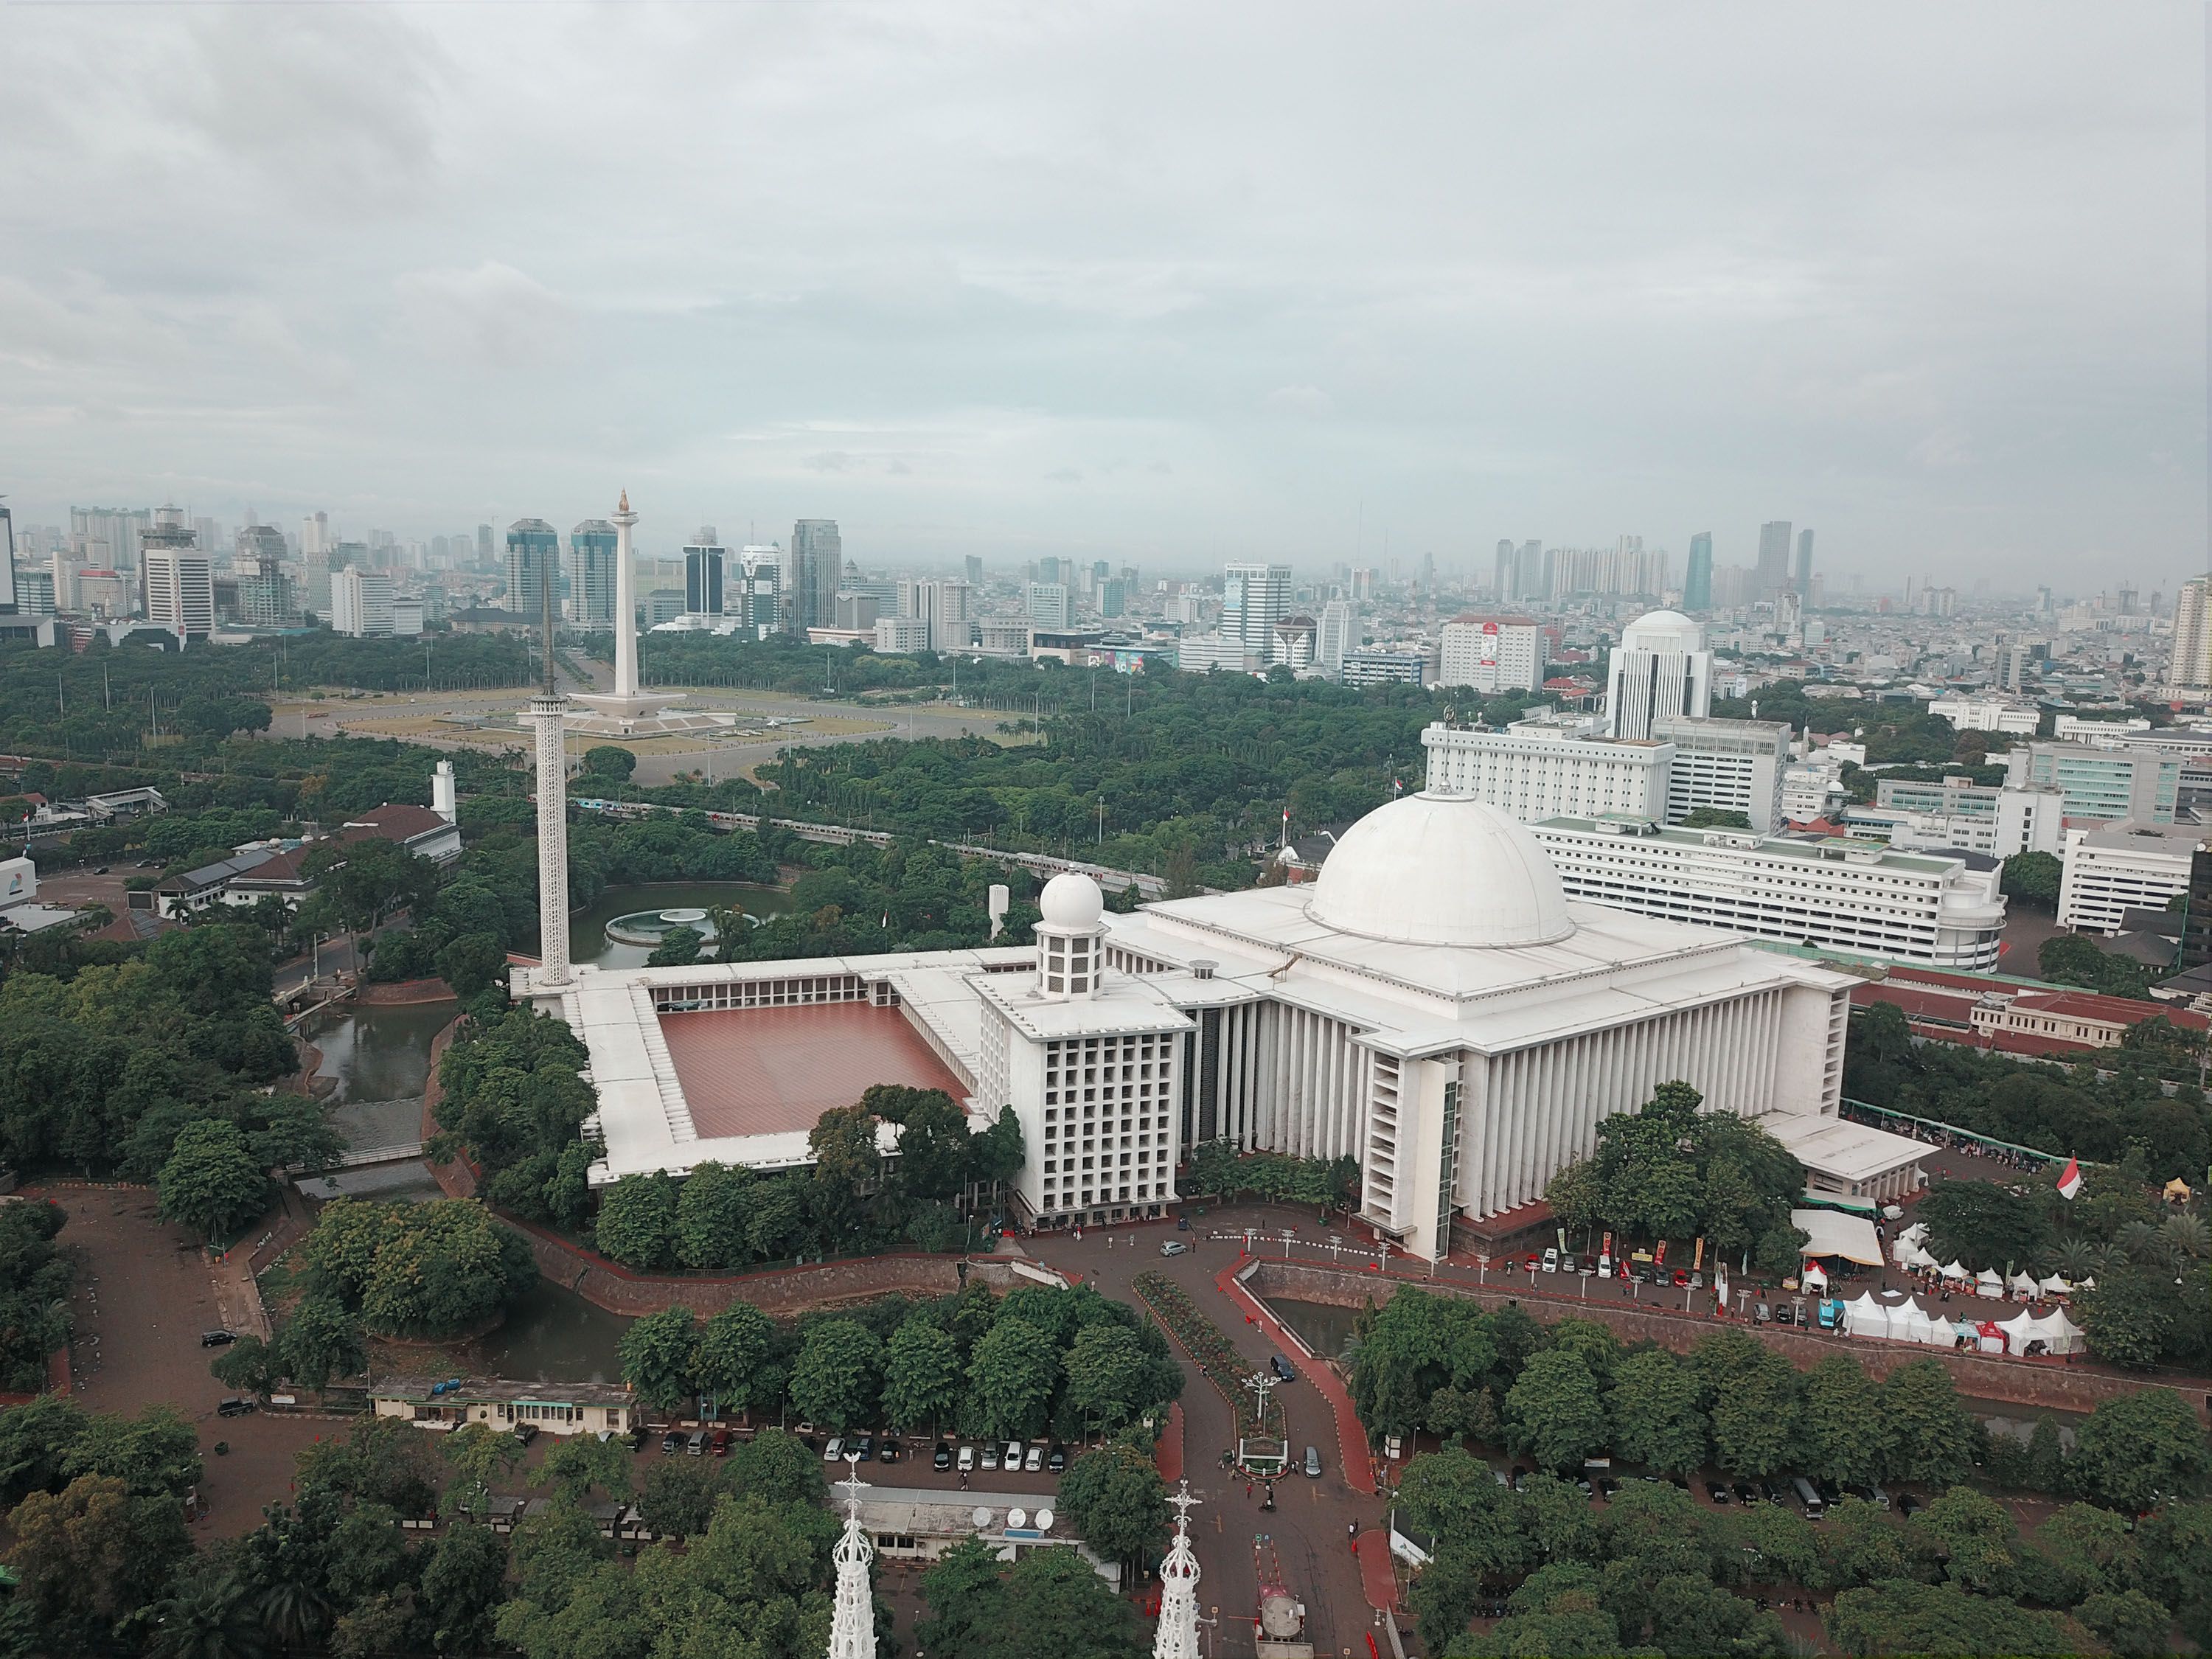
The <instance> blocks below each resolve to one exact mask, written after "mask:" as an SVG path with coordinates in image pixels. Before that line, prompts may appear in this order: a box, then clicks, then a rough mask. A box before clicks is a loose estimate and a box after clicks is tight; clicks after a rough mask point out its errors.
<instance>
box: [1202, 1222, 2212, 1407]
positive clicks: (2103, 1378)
mask: <svg viewBox="0 0 2212 1659" xmlns="http://www.w3.org/2000/svg"><path fill="white" fill-rule="evenodd" d="M1245 1283H1246V1284H1247V1285H1249V1287H1250V1289H1251V1290H1252V1291H1253V1292H1254V1293H1255V1294H1256V1295H1258V1296H1261V1297H1276V1296H1279V1297H1288V1298H1290V1299H1291V1300H1293V1301H1298V1302H1319V1303H1323V1304H1327V1305H1328V1306H1330V1307H1336V1308H1359V1307H1364V1306H1365V1305H1366V1304H1368V1303H1369V1302H1370V1301H1372V1302H1374V1303H1375V1304H1376V1306H1378V1307H1379V1306H1381V1305H1382V1304H1383V1303H1385V1302H1388V1301H1389V1299H1390V1298H1391V1297H1393V1296H1395V1295H1396V1294H1397V1292H1398V1291H1401V1290H1403V1289H1407V1288H1409V1287H1410V1288H1412V1289H1414V1290H1420V1291H1430V1292H1431V1293H1433V1294H1435V1295H1437V1296H1449V1297H1460V1298H1461V1299H1462V1300H1465V1301H1469V1302H1477V1303H1480V1304H1482V1305H1483V1306H1484V1307H1486V1308H1502V1307H1504V1305H1505V1304H1507V1303H1509V1302H1511V1303H1517V1304H1519V1305H1520V1307H1521V1309H1522V1311H1523V1312H1525V1313H1527V1314H1528V1315H1529V1316H1531V1317H1532V1318H1534V1319H1537V1320H1541V1322H1544V1323H1546V1324H1550V1323H1552V1322H1554V1321H1557V1320H1561V1319H1589V1320H1594V1321H1595V1322H1598V1323H1599V1324H1601V1325H1604V1326H1607V1328H1610V1329H1611V1330H1612V1331H1613V1334H1615V1335H1616V1336H1618V1337H1620V1339H1621V1340H1623V1341H1624V1342H1650V1343H1654V1344H1656V1345H1657V1346H1660V1347H1662V1348H1667V1349H1669V1350H1671V1351H1673V1352H1676V1353H1686V1352H1689V1350H1690V1347H1691V1346H1692V1344H1693V1343H1695V1342H1696V1341H1697V1340H1698V1339H1699V1337H1701V1336H1703V1335H1705V1333H1706V1332H1707V1331H1710V1330H1715V1329H1719V1328H1724V1327H1726V1326H1731V1325H1732V1326H1734V1327H1735V1328H1736V1329H1737V1330H1740V1331H1747V1332H1749V1333H1750V1334H1752V1336H1753V1337H1754V1338H1755V1339H1756V1340H1759V1341H1760V1342H1763V1343H1765V1345H1766V1346H1768V1347H1770V1348H1772V1349H1773V1350H1774V1351H1775V1352H1777V1353H1779V1354H1781V1355H1782V1356H1783V1357H1784V1358H1786V1359H1788V1360H1789V1361H1790V1364H1793V1365H1795V1366H1796V1368H1797V1369H1798V1370H1811V1369H1812V1368H1813V1367H1814V1365H1816V1364H1819V1363H1820V1361H1821V1360H1823V1359H1825V1358H1827V1357H1828V1356H1829V1355H1830V1354H1834V1353H1846V1354H1849V1355H1850V1357H1851V1358H1854V1359H1856V1360H1857V1361H1858V1362H1859V1364H1860V1365H1861V1366H1863V1368H1864V1369H1865V1370H1866V1374H1867V1375H1868V1376H1871V1377H1874V1378H1875V1379H1876V1380H1877V1381H1879V1380H1880V1379H1881V1378H1882V1377H1885V1376H1888V1375H1889V1373H1890V1372H1892V1371H1893V1370H1896V1369H1897V1368H1898V1367H1899V1366H1900V1365H1902V1364H1905V1363H1906V1362H1907V1361H1908V1360H1913V1359H1934V1360H1935V1361H1936V1363H1938V1364H1941V1365H1942V1367H1943V1369H1944V1370H1947V1371H1948V1372H1949V1373H1950V1374H1951V1381H1952V1383H1953V1384H1954V1386H1955V1387H1956V1388H1957V1389H1958V1390H1959V1391H1960V1393H1961V1394H1967V1395H1973V1396H1975V1397H1976V1398H1977V1399H1981V1400H1996V1401H2003V1402H2004V1403H2005V1404H2007V1405H2010V1406H2021V1407H2027V1408H2029V1409H2032V1410H2051V1411H2068V1412H2089V1411H2093V1410H2095V1409H2096V1407H2098V1405H2099V1404H2100V1403H2101V1402H2102V1401H2106V1400H2112V1399H2114V1398H2117V1397H2118V1396H2119V1395H2125V1394H2132V1393H2133V1392H2135V1391H2136V1389H2143V1388H2150V1387H2166V1388H2172V1389H2175V1390H2176V1391H2177V1392H2179V1394H2180V1395H2181V1397H2182V1398H2183V1399H2184V1400H2185V1401H2188V1402H2189V1403H2190V1405H2191V1407H2193V1408H2194V1409H2195V1411H2196V1413H2197V1418H2198V1420H2199V1421H2202V1422H2205V1423H2207V1424H2212V1410H2208V1403H2212V1383H2207V1382H2205V1381H2204V1380H2203V1379H2200V1378H2189V1377H2172V1378H2166V1377H2140V1378H2138V1377H2130V1376H2122V1375H2119V1374H2117V1373H2115V1372H2112V1371H2106V1370H2091V1369H2090V1368H2089V1367H2088V1366H2087V1365H2083V1364H2069V1363H2068V1362H2067V1361H2065V1360H2063V1359H2050V1360H2042V1359H2015V1358H2008V1357H2004V1356H2001V1355H1996V1354H1978V1353H1963V1352H1958V1351H1956V1350H1950V1351H1946V1350H1944V1349H1941V1348H1932V1347H1928V1346H1923V1345H1921V1344H1918V1343H1904V1342H1879V1341H1872V1340H1867V1339H1865V1338H1861V1337H1849V1336H1832V1335H1829V1334H1826V1333H1824V1332H1820V1331H1806V1330H1798V1329H1796V1328H1778V1327H1775V1326H1772V1325H1765V1326H1754V1325H1747V1324H1745V1323H1744V1322H1741V1321H1740V1320H1718V1319H1697V1318H1692V1317H1686V1316H1683V1315H1681V1314H1679V1313H1672V1312H1662V1311H1660V1310H1656V1309H1650V1308H1624V1307H1620V1306H1618V1305H1616V1304H1610V1303H1602V1302H1582V1301H1570V1300H1568V1299H1567V1298H1565V1297H1556V1298H1555V1297H1541V1296H1529V1295H1527V1294H1525V1293H1523V1292H1522V1291H1511V1290H1505V1289H1498V1290H1489V1289H1480V1288H1477V1287H1476V1286H1474V1285H1462V1284H1456V1283H1453V1282H1450V1281H1448V1280H1447V1281H1442V1282H1432V1281H1427V1280H1418V1281H1416V1280H1406V1279H1395V1278H1389V1277H1384V1276H1382V1275H1378V1274H1375V1273H1351V1272H1347V1271H1346V1270H1345V1269H1343V1268H1340V1267H1322V1266H1319V1265H1317V1264H1314V1263H1310V1262H1304V1261H1270V1260H1267V1259H1266V1258H1261V1260H1260V1261H1259V1262H1258V1264H1257V1269H1256V1271H1255V1272H1254V1273H1253V1274H1252V1276H1251V1278H1250V1279H1247V1280H1246V1281H1245Z"/></svg>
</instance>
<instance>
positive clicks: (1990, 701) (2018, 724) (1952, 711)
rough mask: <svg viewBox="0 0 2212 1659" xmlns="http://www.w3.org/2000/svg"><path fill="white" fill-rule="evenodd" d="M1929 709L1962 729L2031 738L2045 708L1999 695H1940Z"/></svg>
mask: <svg viewBox="0 0 2212 1659" xmlns="http://www.w3.org/2000/svg"><path fill="white" fill-rule="evenodd" d="M1928 712H1929V714H1940V715H1942V717H1943V718H1944V719H1945V720H1948V721H1950V722H1951V724H1952V725H1953V726H1956V727H1957V728H1958V729H1959V730H1960V731H1961V732H2010V733H2012V734H2013V735H2014V736H2015V737H2024V738H2032V737H2033V736H2034V735H2035V729H2036V727H2037V726H2039V725H2041V724H2042V722H2043V711H2042V710H2041V709H2039V708H2029V707H2023V706H2021V705H2020V704H2018V703H2013V702H2002V701H2001V700H1999V699H1997V698H1996V697H1937V698H1936V700H1935V701H1934V702H1930V703H1929V705H1928Z"/></svg>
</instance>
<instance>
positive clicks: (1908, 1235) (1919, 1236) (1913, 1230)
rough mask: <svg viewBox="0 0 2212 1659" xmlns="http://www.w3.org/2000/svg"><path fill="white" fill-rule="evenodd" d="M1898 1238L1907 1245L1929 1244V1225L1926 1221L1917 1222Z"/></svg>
mask: <svg viewBox="0 0 2212 1659" xmlns="http://www.w3.org/2000/svg"><path fill="white" fill-rule="evenodd" d="M1898 1237H1899V1240H1900V1241H1902V1242H1903V1243H1908V1244H1925V1243H1927V1242H1928V1224H1927V1223H1926V1222H1924V1221H1916V1222H1914V1223H1913V1224H1912V1225H1911V1226H1910V1227H1907V1228H1906V1229H1905V1231H1903V1232H1901V1233H1899V1234H1898Z"/></svg>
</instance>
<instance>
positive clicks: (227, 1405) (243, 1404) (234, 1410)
mask: <svg viewBox="0 0 2212 1659" xmlns="http://www.w3.org/2000/svg"><path fill="white" fill-rule="evenodd" d="M252 1409H253V1402H252V1401H251V1400H246V1399H242V1398H240V1396H238V1395H232V1396H231V1397H230V1398H229V1399H228V1400H224V1401H219V1402H218V1403H217V1404H216V1408H215V1414H216V1416H217V1417H243V1416H245V1415H246V1413H248V1412H250V1411H252Z"/></svg>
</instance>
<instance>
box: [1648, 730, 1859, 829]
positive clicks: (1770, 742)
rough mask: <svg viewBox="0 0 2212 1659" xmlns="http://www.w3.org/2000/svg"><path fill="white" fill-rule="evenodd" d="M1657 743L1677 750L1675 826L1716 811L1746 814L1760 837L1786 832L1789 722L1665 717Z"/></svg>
mask: <svg viewBox="0 0 2212 1659" xmlns="http://www.w3.org/2000/svg"><path fill="white" fill-rule="evenodd" d="M1651 740H1652V741H1653V742H1654V743H1658V744H1668V746H1670V747H1671V748H1672V749H1673V750H1674V753H1673V755H1672V756H1671V757H1669V759H1668V763H1667V821H1668V823H1680V822H1681V821H1682V820H1683V819H1684V818H1686V817H1689V816H1690V814H1691V813H1692V812H1695V811H1700V810H1711V811H1722V812H1741V813H1742V814H1743V815H1744V817H1745V820H1746V821H1747V823H1749V824H1750V826H1751V829H1752V830H1753V833H1754V834H1757V835H1761V836H1768V835H1772V834H1773V833H1774V832H1775V831H1776V830H1778V829H1780V828H1781V827H1782V774H1783V770H1784V768H1785V767H1787V766H1788V764H1789V761H1790V728H1789V726H1786V725H1784V723H1783V722H1781V721H1779V720H1711V719H1702V720H1701V719H1699V718H1697V717H1695V716H1692V715H1688V714H1662V715H1660V716H1659V717H1658V718H1657V719H1656V720H1653V721H1652V722H1651ZM1838 746H1840V745H1834V744H1832V745H1830V748H1829V750H1828V752H1829V753H1831V754H1833V753H1834V752H1835V750H1836V749H1837V748H1838ZM1838 758H1841V757H1838Z"/></svg>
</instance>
